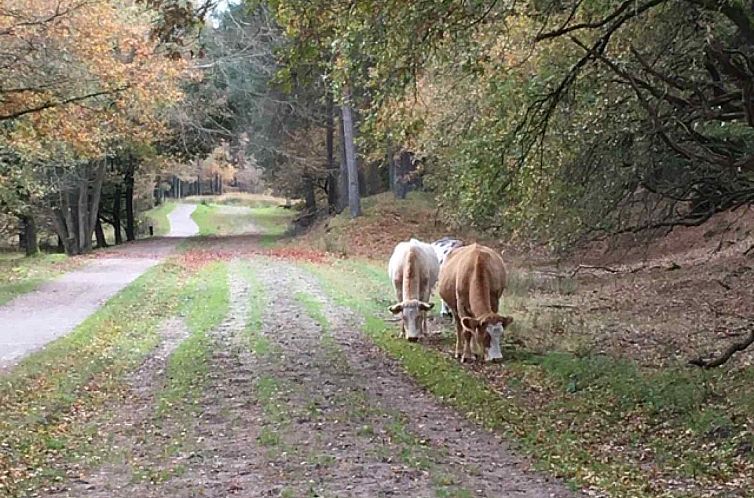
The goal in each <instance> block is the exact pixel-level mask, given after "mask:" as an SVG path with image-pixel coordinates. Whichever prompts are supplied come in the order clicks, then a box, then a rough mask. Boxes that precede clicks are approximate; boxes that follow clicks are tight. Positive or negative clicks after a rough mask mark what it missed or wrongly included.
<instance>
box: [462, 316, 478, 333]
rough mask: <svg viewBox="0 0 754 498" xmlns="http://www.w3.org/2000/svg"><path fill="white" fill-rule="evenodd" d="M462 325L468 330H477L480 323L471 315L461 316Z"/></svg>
mask: <svg viewBox="0 0 754 498" xmlns="http://www.w3.org/2000/svg"><path fill="white" fill-rule="evenodd" d="M461 325H462V326H463V328H465V329H466V330H470V331H472V332H473V331H474V330H476V328H477V326H478V325H479V322H478V321H477V320H475V319H474V318H471V317H470V316H465V317H463V318H461Z"/></svg>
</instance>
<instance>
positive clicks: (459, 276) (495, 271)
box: [440, 244, 506, 316]
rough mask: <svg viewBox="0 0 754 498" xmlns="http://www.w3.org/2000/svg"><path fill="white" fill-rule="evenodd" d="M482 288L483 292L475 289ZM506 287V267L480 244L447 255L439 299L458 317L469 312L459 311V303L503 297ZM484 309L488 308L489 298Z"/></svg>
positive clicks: (497, 255)
mask: <svg viewBox="0 0 754 498" xmlns="http://www.w3.org/2000/svg"><path fill="white" fill-rule="evenodd" d="M480 285H482V286H483V289H479V288H478V287H479V286H480ZM505 285H506V273H505V264H504V263H503V258H502V256H501V255H500V254H498V253H497V252H495V251H494V250H492V249H490V248H489V247H486V246H482V245H479V244H471V245H469V246H465V247H460V248H458V249H456V250H455V251H453V252H452V253H451V254H449V256H448V258H447V259H446V260H445V262H444V264H443V267H442V271H441V273H440V297H442V299H443V300H444V301H445V302H446V303H448V306H450V308H451V309H452V310H453V311H454V312H458V313H460V315H461V316H465V315H467V314H469V313H470V312H471V311H472V310H458V301H459V300H460V301H463V302H466V303H470V304H471V305H472V306H473V305H474V304H482V303H474V302H473V301H475V300H476V299H482V298H483V296H484V295H486V296H489V295H490V294H494V295H496V296H498V297H499V296H500V295H502V292H503V289H504V288H505ZM474 298H476V299H474ZM483 300H484V301H486V304H485V305H484V307H487V306H489V304H490V303H489V297H486V298H484V299H483Z"/></svg>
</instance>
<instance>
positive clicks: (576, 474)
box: [307, 260, 754, 496]
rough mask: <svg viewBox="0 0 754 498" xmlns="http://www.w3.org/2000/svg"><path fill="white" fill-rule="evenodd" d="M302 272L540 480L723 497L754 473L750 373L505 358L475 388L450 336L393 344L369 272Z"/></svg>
mask: <svg viewBox="0 0 754 498" xmlns="http://www.w3.org/2000/svg"><path fill="white" fill-rule="evenodd" d="M307 267H308V268H309V269H310V270H311V271H312V272H313V273H315V274H316V275H317V276H318V277H319V278H320V279H321V280H322V282H323V284H324V285H323V287H324V288H325V289H326V290H327V291H328V292H330V293H331V294H332V296H333V297H334V298H335V299H336V300H337V302H338V303H340V304H342V305H345V306H348V307H350V308H352V309H353V310H355V311H357V312H359V313H360V314H361V315H362V316H363V317H364V320H365V326H364V329H363V332H364V333H365V334H366V335H367V336H369V337H370V338H371V339H372V340H373V341H374V342H375V343H376V344H377V345H378V346H379V347H380V348H382V349H383V350H384V351H385V352H386V353H388V354H389V355H391V356H393V357H395V358H397V359H399V360H400V362H401V364H402V365H403V367H404V368H405V369H406V371H407V372H408V373H409V374H410V375H411V376H412V377H414V378H415V379H416V380H417V381H418V382H419V383H420V384H422V385H423V386H425V388H427V389H428V390H430V391H431V392H432V393H434V394H435V395H436V396H437V397H439V398H440V399H442V400H443V401H445V402H447V403H449V404H451V405H453V406H455V407H456V408H457V409H458V410H459V411H460V412H462V413H464V414H466V415H467V416H468V417H470V418H471V419H473V420H476V421H477V422H479V423H480V424H482V425H483V426H485V427H487V428H489V429H493V430H496V431H500V432H503V433H506V434H508V435H509V436H511V437H514V438H516V439H517V440H518V441H519V442H520V443H522V447H523V449H524V450H526V451H527V452H528V453H530V454H532V455H533V456H534V457H535V458H536V460H537V461H538V466H539V467H540V468H542V469H546V470H548V471H551V472H552V473H554V474H557V475H561V476H564V477H566V478H567V479H569V480H570V481H571V482H572V484H573V485H575V486H578V487H581V486H585V487H595V488H597V489H600V490H603V491H606V492H607V493H608V494H610V495H611V496H657V495H661V494H662V493H664V492H665V491H667V489H668V487H669V484H668V483H670V482H672V481H673V480H679V479H685V478H693V479H694V480H695V482H696V485H697V486H698V488H697V489H695V490H694V492H693V493H692V494H697V493H699V492H701V491H702V490H709V489H713V488H714V487H715V486H718V485H723V486H724V485H726V483H735V480H736V479H738V480H739V481H738V482H739V484H738V486H739V487H736V485H735V484H730V488H731V489H734V490H737V491H741V489H742V488H740V486H741V484H740V483H742V482H746V480H747V479H748V477H747V476H750V475H751V472H752V471H754V453H753V452H752V449H751V448H752V444H754V437H753V436H752V434H751V432H750V431H749V430H748V428H747V424H748V422H747V421H748V420H750V414H751V409H752V407H753V406H754V371H752V370H751V369H748V370H736V371H725V370H717V371H712V372H708V371H702V370H698V369H688V368H687V367H685V366H683V365H678V366H676V367H672V368H669V369H665V370H652V371H650V370H643V369H641V368H639V367H638V366H637V365H636V364H634V363H632V362H629V361H625V360H621V359H616V358H611V357H607V356H593V355H581V356H578V355H574V354H571V353H568V352H562V351H547V352H543V353H541V354H537V353H532V352H531V351H526V350H525V349H521V348H520V347H517V348H515V349H514V348H511V347H507V348H506V350H505V353H504V355H505V362H504V364H503V365H493V366H486V367H485V369H484V370H485V372H486V373H488V374H490V375H489V376H488V377H486V378H485V377H481V376H479V375H476V374H475V373H474V372H473V371H472V370H471V369H469V368H467V367H464V366H461V365H460V364H459V363H457V362H456V361H455V360H453V359H452V357H451V356H450V355H449V354H448V351H449V350H450V348H451V341H452V339H451V333H450V331H449V330H447V331H446V334H447V335H446V337H447V339H446V341H445V342H444V343H443V348H444V350H445V352H440V351H438V350H437V349H434V348H429V347H426V346H423V345H417V344H411V343H408V342H406V341H403V340H401V339H397V338H396V337H395V334H394V326H395V324H392V323H391V324H387V323H386V322H385V321H384V317H385V316H386V314H387V313H386V311H385V307H386V306H387V305H388V304H389V300H390V296H391V292H390V287H389V283H388V282H387V279H386V278H385V277H384V276H383V275H382V272H381V271H380V269H379V268H377V267H375V266H374V265H372V264H370V263H366V262H364V261H353V260H350V261H348V260H346V261H340V262H336V263H335V264H334V265H329V266H315V265H308V266H307ZM521 287H527V285H526V284H523V285H522V286H521ZM520 332H525V330H520ZM523 337H525V335H524V336H523ZM486 379H490V380H492V381H493V384H494V386H493V384H491V383H489V381H488V380H486ZM499 392H502V393H504V394H505V395H504V396H501V395H500V394H499ZM642 455H644V456H643V457H642Z"/></svg>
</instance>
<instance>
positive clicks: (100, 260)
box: [0, 204, 198, 368]
mask: <svg viewBox="0 0 754 498" xmlns="http://www.w3.org/2000/svg"><path fill="white" fill-rule="evenodd" d="M195 208H196V206H195V205H191V204H179V205H178V206H176V208H175V209H174V210H173V212H172V213H170V215H169V219H170V223H171V230H170V237H176V239H171V240H165V239H162V240H161V239H152V240H145V241H138V242H135V243H129V244H124V245H123V246H119V247H117V248H113V249H112V250H108V251H103V252H101V253H97V258H96V259H93V260H92V261H91V262H90V263H88V264H86V265H84V266H83V267H82V268H80V269H78V270H75V271H72V272H70V273H67V274H65V275H62V276H61V277H59V278H57V279H55V280H52V281H50V282H47V283H45V284H42V285H41V286H40V287H39V288H38V289H36V290H35V291H33V292H30V293H28V294H24V295H22V296H19V297H18V298H16V299H14V300H12V301H10V302H9V303H6V304H5V305H3V306H0V368H7V367H10V366H12V365H13V364H15V363H16V362H18V361H19V360H20V359H21V358H23V357H24V356H25V355H26V354H28V353H29V352H31V351H34V350H37V349H39V348H41V347H43V346H44V345H45V344H47V343H48V342H50V341H52V340H54V339H56V338H58V337H60V336H63V335H65V334H67V333H69V332H71V331H72V330H73V329H74V328H76V326H77V325H78V324H80V323H81V322H83V321H84V320H85V319H86V318H87V317H88V316H89V315H91V314H92V313H94V312H95V311H96V310H97V309H99V308H100V306H102V304H104V303H105V302H106V301H107V300H108V299H110V298H111V297H112V296H113V295H115V294H116V293H117V292H118V291H120V290H121V289H123V288H124V287H125V286H127V285H128V284H130V283H131V282H133V281H134V280H135V279H137V278H138V277H139V276H141V275H142V274H143V273H144V272H145V271H147V270H148V269H149V268H151V267H153V266H154V265H156V264H157V263H159V262H160V261H161V260H162V259H164V258H165V257H167V255H168V254H170V252H172V250H173V249H174V248H175V246H176V245H177V243H178V242H179V240H178V239H177V238H178V237H185V236H190V235H195V234H196V233H198V227H197V226H196V223H194V220H192V219H191V213H192V212H193V211H194V209H195Z"/></svg>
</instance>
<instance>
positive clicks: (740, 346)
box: [689, 328, 754, 368]
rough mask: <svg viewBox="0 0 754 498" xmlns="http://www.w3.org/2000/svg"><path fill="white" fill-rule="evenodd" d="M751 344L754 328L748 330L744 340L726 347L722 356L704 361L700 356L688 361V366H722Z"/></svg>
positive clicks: (752, 342) (753, 338) (753, 337)
mask: <svg viewBox="0 0 754 498" xmlns="http://www.w3.org/2000/svg"><path fill="white" fill-rule="evenodd" d="M752 344H754V328H752V329H750V330H749V333H748V335H747V336H746V338H745V339H744V340H742V341H738V342H734V343H733V344H731V345H730V346H728V348H727V349H726V350H725V351H723V354H721V355H720V356H718V357H717V358H713V359H709V360H705V359H704V358H703V357H701V356H700V357H699V358H694V359H692V360H689V365H694V366H696V367H702V368H715V367H719V366H720V365H724V364H725V363H726V362H727V361H728V360H730V359H731V357H732V356H733V355H734V354H736V353H738V352H739V351H743V350H745V349H746V348H748V347H749V346H751V345H752Z"/></svg>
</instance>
